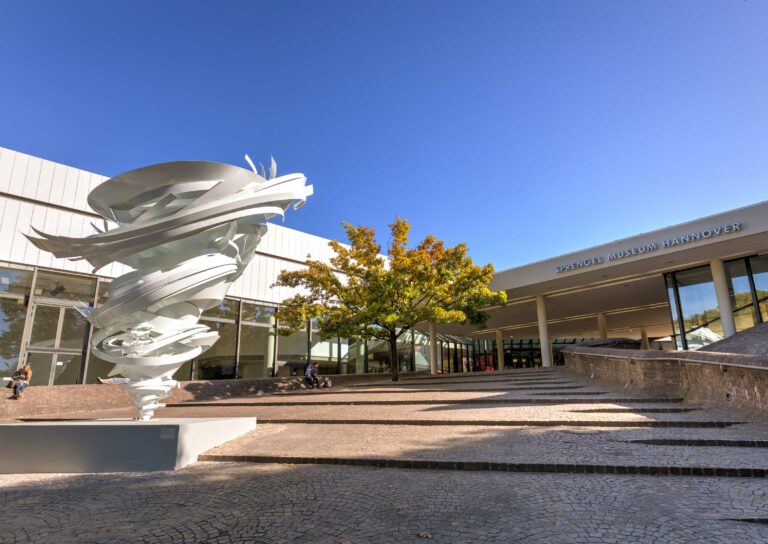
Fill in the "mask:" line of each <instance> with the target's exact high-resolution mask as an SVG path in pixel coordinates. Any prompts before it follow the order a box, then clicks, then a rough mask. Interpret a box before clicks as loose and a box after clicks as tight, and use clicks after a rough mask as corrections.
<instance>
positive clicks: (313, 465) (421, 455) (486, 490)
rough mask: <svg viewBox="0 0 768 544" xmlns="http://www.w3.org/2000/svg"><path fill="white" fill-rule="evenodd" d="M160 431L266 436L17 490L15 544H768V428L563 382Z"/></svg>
mask: <svg viewBox="0 0 768 544" xmlns="http://www.w3.org/2000/svg"><path fill="white" fill-rule="evenodd" d="M574 393H582V394H581V395H576V394H574ZM159 415H160V416H161V417H179V416H188V417H196V416H200V417H202V416H219V415H221V416H225V415H226V416H234V415H256V416H257V417H258V418H259V420H260V423H259V427H258V428H257V430H256V431H254V432H252V433H250V434H248V435H245V436H243V437H241V438H239V439H237V440H234V441H232V442H230V443H228V444H225V445H222V446H220V447H218V448H215V449H214V450H211V451H209V452H207V453H206V454H204V456H203V458H204V459H206V461H203V462H199V463H197V464H195V465H192V466H189V467H187V468H185V469H182V470H180V471H177V472H162V473H133V474H124V473H123V474H102V475H87V474H86V475H13V476H8V475H6V476H0V500H1V501H2V503H3V504H6V505H9V506H10V507H11V508H12V510H13V512H18V513H20V515H19V516H15V515H14V516H9V517H8V519H7V520H6V521H5V523H4V529H3V530H2V531H1V532H0V542H56V543H59V542H62V543H67V542H73V543H74V542H77V543H97V542H106V543H114V544H117V543H123V542H125V543H128V542H146V543H151V542H178V543H192V542H196V543H198V542H199V543H203V542H216V543H219V542H221V543H229V542H232V543H235V542H237V543H245V542H264V543H273V542H281V543H289V542H303V543H315V542H316V543H358V542H359V543H366V542H382V543H384V542H426V541H432V542H443V543H460V542H467V543H470V542H471V543H475V542H531V543H535V542H556V543H561V542H562V543H579V542H585V543H592V542H594V543H603V542H605V543H628V542H659V543H683V542H686V543H694V542H695V543H699V542H723V543H725V542H727V543H729V544H733V543H763V542H768V478H766V477H765V475H766V469H768V425H766V422H765V421H764V419H763V416H760V415H756V414H745V413H739V412H731V411H727V410H713V409H707V408H704V407H701V406H694V405H689V404H686V403H683V402H680V400H679V399H666V400H665V399H659V398H653V397H650V396H646V397H640V396H633V395H629V394H626V393H625V392H623V391H621V390H617V389H612V388H609V387H605V386H603V385H601V384H596V383H594V382H589V381H583V380H580V379H577V378H575V377H573V376H572V375H569V374H567V373H565V372H564V371H561V370H557V371H545V370H542V371H530V370H528V371H519V372H508V373H505V374H503V375H495V376H485V375H483V376H466V377H455V378H453V377H452V378H449V377H436V378H434V379H419V380H407V381H402V382H400V383H399V384H396V385H393V384H390V383H386V382H382V383H379V384H372V385H368V386H357V387H349V388H345V389H341V388H340V389H334V390H331V391H306V392H299V393H298V394H292V393H282V394H274V395H262V396H258V397H256V396H254V397H248V398H238V399H226V400H222V401H214V402H198V403H186V404H184V405H180V406H169V407H168V408H166V409H164V410H162V411H161V412H160V413H159Z"/></svg>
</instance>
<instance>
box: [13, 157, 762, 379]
mask: <svg viewBox="0 0 768 544" xmlns="http://www.w3.org/2000/svg"><path fill="white" fill-rule="evenodd" d="M106 179H107V177H106V176H102V175H99V174H94V173H91V172H87V171H84V170H80V169H77V168H73V167H70V166H65V165H62V164H58V163H54V162H51V161H47V160H45V159H41V158H37V157H33V156H30V155H27V154H24V153H20V152H17V151H13V150H10V149H6V148H1V147H0V378H3V379H4V380H6V381H7V380H8V378H9V377H10V375H11V374H12V373H13V371H14V370H15V369H16V368H17V367H18V366H19V365H20V364H21V363H22V361H29V362H30V363H32V365H33V368H34V369H35V372H34V373H33V385H34V384H39V385H48V384H51V385H57V384H76V383H95V382H96V378H97V377H100V376H101V377H103V376H106V375H107V374H108V372H109V370H110V368H111V366H112V365H111V364H109V363H107V362H105V361H102V360H100V359H98V358H97V357H96V356H94V355H93V354H91V353H89V350H88V349H87V346H88V342H89V339H90V337H91V335H92V334H93V331H92V330H91V327H90V324H89V323H88V321H87V320H86V319H85V317H83V316H82V315H81V313H80V312H79V311H78V310H77V307H78V306H83V305H85V306H98V305H99V304H101V303H103V302H104V300H106V296H107V287H108V285H109V282H110V281H111V280H112V279H113V278H115V277H117V276H119V275H121V274H123V273H125V272H126V271H127V268H126V267H124V266H122V265H120V264H111V265H108V266H106V267H104V268H102V269H100V270H98V271H97V274H94V273H93V271H92V270H91V267H90V265H89V264H88V263H86V262H85V261H69V260H66V259H57V258H55V257H53V256H52V255H51V254H49V253H46V252H43V251H40V250H39V249H37V248H36V247H35V246H34V245H32V244H31V243H30V242H29V241H28V240H27V238H26V237H25V236H24V234H29V233H31V232H32V231H31V228H32V227H33V226H34V227H36V228H38V229H40V230H42V231H45V232H49V233H52V234H59V235H66V236H88V235H89V234H92V233H93V232H95V231H94V226H93V223H100V222H101V217H100V216H99V215H98V214H96V213H95V212H94V211H93V210H91V209H90V208H89V206H88V203H87V196H88V193H89V192H90V191H91V190H92V189H93V188H95V187H96V186H97V185H98V184H100V183H101V182H103V181H105V180H106ZM339 219H340V220H341V219H343V218H339ZM308 255H311V257H312V258H313V259H318V260H324V261H326V262H327V261H328V259H329V258H330V257H331V250H330V248H329V247H328V240H326V239H324V238H321V237H318V236H314V235H311V234H307V233H303V232H299V231H296V230H293V229H290V228H286V227H284V226H281V225H278V224H274V223H270V224H269V226H268V230H267V233H266V235H265V236H264V238H263V239H262V242H261V243H260V245H259V248H258V251H257V254H256V257H255V258H254V260H253V261H252V262H251V264H250V265H249V267H248V268H247V269H246V271H245V272H244V273H243V275H242V276H241V277H240V278H239V279H238V280H237V281H236V282H235V283H234V284H233V286H232V288H231V289H230V292H229V295H228V296H227V298H226V299H225V300H224V301H223V302H222V303H221V304H220V305H219V306H218V307H216V308H214V309H212V310H208V311H206V312H205V313H204V314H203V316H202V318H201V321H203V322H205V324H206V325H208V326H209V327H211V328H212V329H215V330H216V331H217V332H218V333H219V335H220V339H219V340H218V341H217V342H216V344H214V346H213V347H212V348H211V349H209V350H208V351H206V352H204V353H203V354H202V355H201V356H200V357H199V358H197V359H195V360H193V361H191V362H189V363H186V364H185V365H184V366H183V367H182V368H181V369H180V370H179V371H178V373H177V374H176V376H175V377H176V378H177V379H182V380H188V379H219V378H236V377H237V378H260V377H267V376H272V375H277V376H288V375H291V374H294V373H296V372H297V371H298V372H301V370H302V369H303V367H304V366H305V365H306V363H307V361H308V360H313V361H318V362H319V363H320V369H321V372H322V373H325V374H359V373H372V372H388V371H389V355H388V348H387V346H386V345H385V343H384V342H382V341H378V340H372V341H368V342H365V341H355V340H349V339H343V338H336V339H331V340H321V339H320V338H319V337H318V336H317V335H316V334H315V328H314V327H313V324H312V323H311V322H310V323H308V324H307V328H306V330H304V331H300V332H297V333H295V334H293V335H290V336H280V335H278V334H277V325H278V324H277V323H276V320H275V317H274V312H275V310H276V308H277V307H279V305H280V303H281V301H283V300H285V299H286V298H288V297H289V296H291V295H292V294H293V292H294V291H293V290H291V289H289V288H286V287H275V286H274V285H273V284H274V282H275V281H276V279H277V276H278V274H279V273H280V271H281V270H295V269H298V268H300V267H302V266H303V263H304V260H305V259H306V258H307V256H308ZM491 287H492V288H494V289H503V290H505V291H506V292H507V296H508V303H507V304H506V305H505V306H503V307H499V308H491V309H490V310H489V311H490V313H491V319H490V320H489V322H488V324H487V327H486V328H484V329H482V330H477V329H474V328H471V327H467V326H445V327H441V328H440V329H439V331H438V334H437V335H436V336H435V337H434V338H432V339H430V337H429V335H428V334H426V333H424V332H419V331H416V332H414V333H412V334H407V335H403V336H402V337H401V339H400V341H401V343H400V345H399V346H398V353H399V364H400V367H401V369H402V370H403V371H428V370H429V368H430V342H431V341H434V342H435V344H436V345H437V348H438V349H437V352H436V353H437V360H436V365H437V367H438V369H439V370H440V371H442V372H461V371H466V370H470V369H474V370H478V369H484V368H486V367H491V366H493V367H495V368H498V366H499V361H500V360H503V361H504V366H505V367H519V366H538V365H543V366H550V365H551V364H553V363H556V362H557V355H558V349H559V348H560V347H562V346H563V345H567V344H571V343H575V342H578V341H581V340H583V339H591V338H610V337H622V338H625V337H629V338H636V339H639V340H641V342H642V343H643V344H644V345H645V346H646V347H653V348H672V349H696V348H699V347H702V346H705V345H707V344H709V343H711V342H714V341H717V340H719V339H721V338H723V337H726V336H730V335H731V334H734V333H735V332H737V331H740V330H743V329H745V328H748V327H751V326H753V325H755V324H758V323H762V322H764V321H766V320H768V202H764V203H760V204H755V205H753V206H747V207H744V208H740V209H737V210H732V211H728V212H725V213H722V214H718V215H716V216H711V217H706V218H702V219H698V220H696V221H691V222H688V223H683V224H680V225H675V226H672V227H666V228H663V229H660V230H657V231H653V232H650V233H645V234H641V235H638V236H634V237H631V238H627V239H624V240H618V241H615V242H611V243H608V244H604V245H600V246H596V247H594V248H589V249H585V250H582V251H578V252H574V253H571V254H568V255H563V256H559V257H554V258H552V259H547V260H545V261H540V262H536V263H532V264H529V265H525V266H521V267H517V268H513V269H509V270H504V271H500V272H498V273H497V274H496V276H495V277H494V279H493V281H492V284H491ZM424 330H425V331H426V330H427V327H426V326H425V328H424ZM541 346H545V349H541Z"/></svg>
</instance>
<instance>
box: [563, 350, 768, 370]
mask: <svg viewBox="0 0 768 544" xmlns="http://www.w3.org/2000/svg"><path fill="white" fill-rule="evenodd" d="M566 353H578V354H581V355H590V356H592V357H605V358H608V357H615V358H617V359H635V360H638V361H643V360H648V361H654V360H658V359H666V360H668V361H678V362H680V363H696V364H702V365H717V366H732V367H734V368H751V369H757V370H765V371H768V366H756V365H742V364H739V363H722V362H716V361H701V360H699V359H687V358H684V357H631V356H629V355H613V354H606V353H589V352H584V351H569V352H566Z"/></svg>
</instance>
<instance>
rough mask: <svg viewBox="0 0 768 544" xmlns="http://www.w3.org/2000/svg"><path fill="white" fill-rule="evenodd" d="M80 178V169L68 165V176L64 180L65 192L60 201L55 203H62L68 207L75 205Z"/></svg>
mask: <svg viewBox="0 0 768 544" xmlns="http://www.w3.org/2000/svg"><path fill="white" fill-rule="evenodd" d="M79 179H80V170H77V169H76V168H70V167H67V177H66V180H65V182H64V193H63V194H62V197H61V201H60V202H54V203H53V204H61V205H62V206H66V207H67V208H74V207H75V193H76V192H77V183H78V180H79Z"/></svg>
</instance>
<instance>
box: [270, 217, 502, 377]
mask: <svg viewBox="0 0 768 544" xmlns="http://www.w3.org/2000/svg"><path fill="white" fill-rule="evenodd" d="M343 225H344V229H345V230H346V233H347V238H348V239H349V245H348V246H347V245H343V244H341V243H340V242H338V241H337V240H332V241H331V242H329V244H328V245H329V246H330V247H331V248H332V249H333V250H334V253H335V256H334V257H333V258H332V259H331V260H330V264H326V263H322V262H319V261H315V260H312V259H308V260H307V261H306V268H304V269H302V270H296V271H283V272H281V273H280V275H279V276H278V280H277V283H276V285H282V286H287V287H294V288H302V292H301V294H297V295H294V296H293V297H291V298H289V299H288V300H286V301H284V302H283V305H282V307H281V308H280V309H279V310H278V312H277V317H278V319H279V320H280V321H279V322H280V329H281V330H280V333H281V334H289V333H291V332H293V331H296V330H299V329H302V328H304V327H305V326H306V323H307V320H308V319H311V318H317V319H318V325H319V334H320V337H321V338H324V339H326V338H332V337H336V336H338V337H340V338H350V339H364V340H368V339H371V338H378V339H381V340H386V341H387V342H389V353H390V367H391V369H392V380H393V381H396V380H397V379H398V370H399V364H398V357H397V339H398V338H399V337H400V336H401V335H403V334H404V333H405V332H406V331H408V330H411V329H413V328H414V326H416V325H417V324H418V323H424V322H430V323H470V324H473V325H483V324H485V322H486V321H487V319H488V317H489V315H488V313H487V312H486V311H485V310H484V309H483V308H486V307H488V306H491V305H497V304H504V303H505V302H506V299H507V297H506V293H504V292H503V291H499V292H493V291H491V290H490V289H489V288H488V282H489V281H490V280H491V278H492V277H493V265H491V264H487V265H485V266H483V267H480V266H478V265H476V264H474V263H473V262H472V259H471V258H469V257H468V256H467V246H466V244H463V243H462V244H459V245H457V246H455V247H451V248H446V247H445V246H444V244H443V242H442V241H440V240H437V239H436V238H435V237H434V236H431V235H430V236H427V237H426V238H425V239H424V240H423V241H422V242H421V243H420V244H419V245H418V246H416V247H415V248H408V232H409V230H410V228H411V227H410V225H409V224H408V222H407V221H405V220H404V219H401V218H399V217H398V218H397V220H396V221H395V222H394V223H393V224H391V225H390V229H391V232H392V239H391V242H390V244H389V247H388V249H387V257H388V258H385V257H384V256H382V255H381V247H380V246H379V245H378V244H377V243H376V240H375V235H376V233H375V231H374V230H373V229H372V228H368V227H355V226H353V225H351V224H349V223H343Z"/></svg>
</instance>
